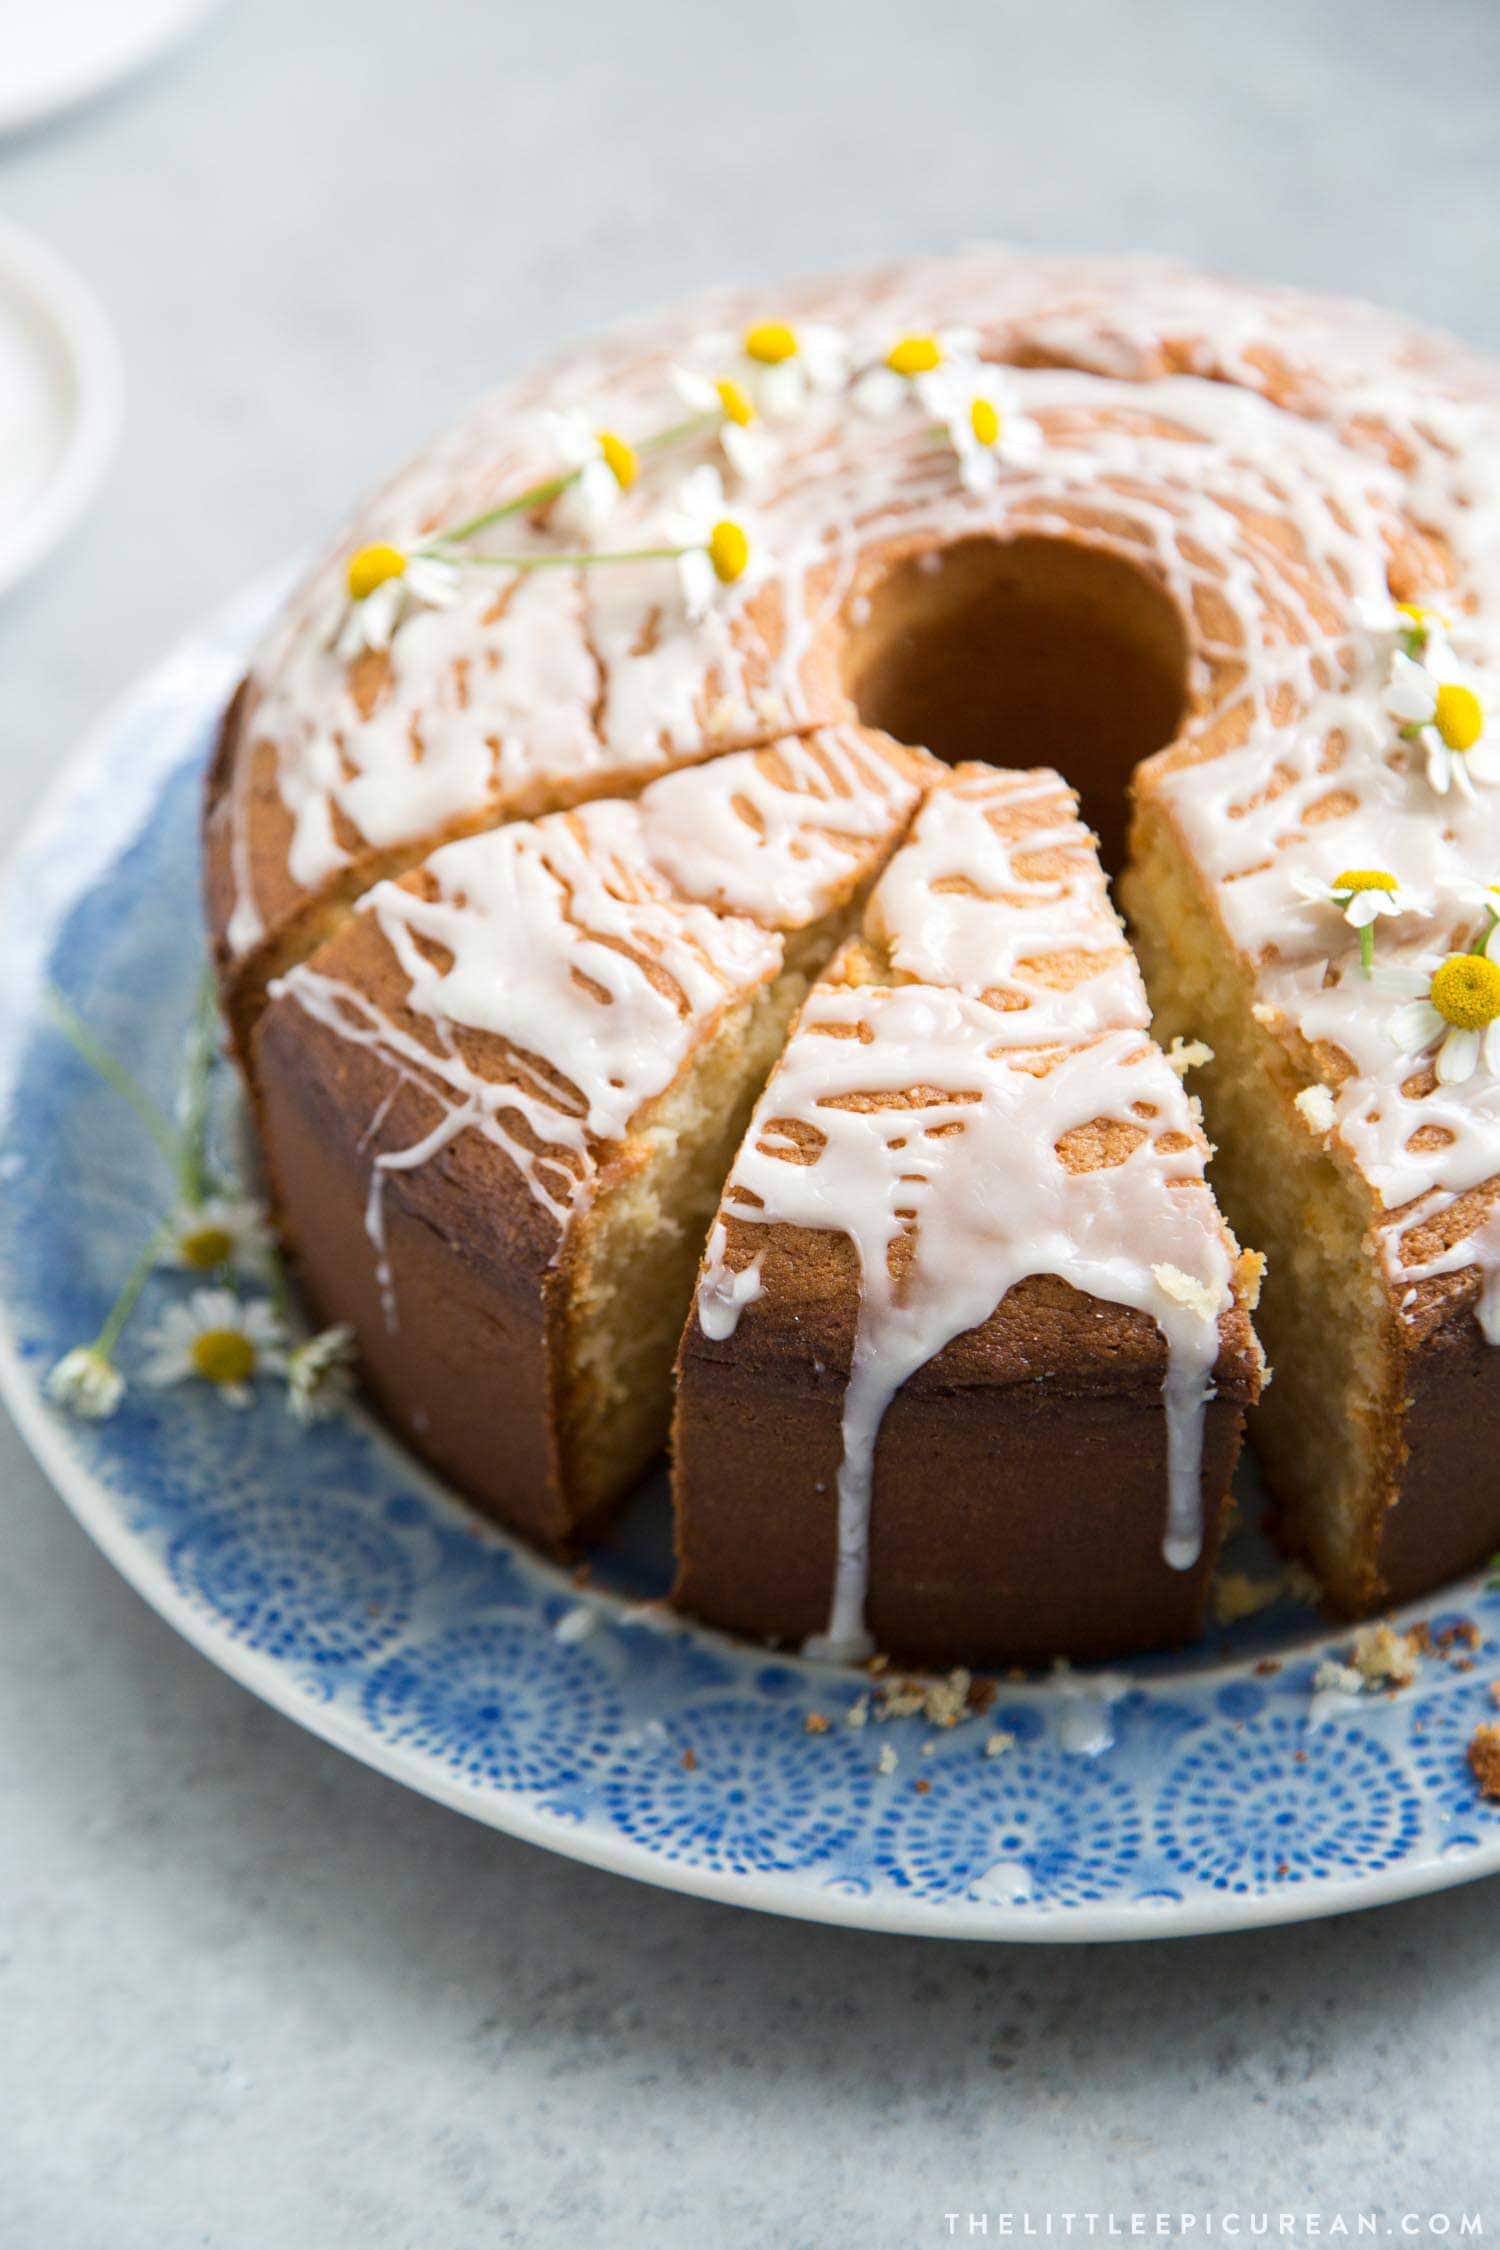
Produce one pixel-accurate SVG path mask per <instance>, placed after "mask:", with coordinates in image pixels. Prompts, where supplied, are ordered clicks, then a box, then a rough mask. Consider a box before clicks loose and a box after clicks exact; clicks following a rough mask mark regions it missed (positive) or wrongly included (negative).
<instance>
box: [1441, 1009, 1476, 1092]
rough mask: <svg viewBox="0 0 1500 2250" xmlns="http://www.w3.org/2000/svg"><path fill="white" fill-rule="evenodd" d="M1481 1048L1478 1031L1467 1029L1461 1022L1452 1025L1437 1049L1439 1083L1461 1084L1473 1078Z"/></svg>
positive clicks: (1447, 1084) (1445, 1084) (1444, 1084)
mask: <svg viewBox="0 0 1500 2250" xmlns="http://www.w3.org/2000/svg"><path fill="white" fill-rule="evenodd" d="M1479 1048H1480V1035H1479V1033H1478V1032H1477V1031H1466V1030H1464V1028H1463V1027H1462V1025H1460V1024H1452V1025H1450V1026H1449V1029H1448V1034H1447V1037H1446V1038H1445V1039H1444V1041H1443V1043H1442V1045H1441V1046H1440V1047H1439V1049H1438V1051H1437V1064H1436V1069H1437V1077H1438V1084H1439V1085H1440V1086H1461V1085H1462V1084H1463V1082H1464V1080H1465V1079H1466V1078H1472V1077H1473V1075H1474V1072H1475V1070H1476V1069H1477V1068H1478V1065H1479Z"/></svg>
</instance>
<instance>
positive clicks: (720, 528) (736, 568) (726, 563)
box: [708, 517, 750, 586]
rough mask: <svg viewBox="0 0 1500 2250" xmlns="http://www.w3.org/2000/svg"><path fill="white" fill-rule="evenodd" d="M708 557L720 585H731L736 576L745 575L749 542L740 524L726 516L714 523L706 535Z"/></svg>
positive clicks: (748, 558) (748, 556) (748, 557)
mask: <svg viewBox="0 0 1500 2250" xmlns="http://www.w3.org/2000/svg"><path fill="white" fill-rule="evenodd" d="M708 559H709V561H710V562H711V563H712V564H713V566H714V576H715V578H717V579H718V581H719V584H720V585H721V586H732V585H733V584H734V582H735V580H736V579H737V578H743V577H744V575H745V568H746V565H747V564H748V563H749V560H750V542H749V540H748V539H747V538H746V537H745V534H744V532H743V531H742V530H741V528H740V526H739V525H738V524H737V523H731V522H730V521H729V519H728V517H726V518H725V519H724V521H723V522H722V523H716V524H715V525H714V527H713V530H712V531H711V532H710V533H709V535H708Z"/></svg>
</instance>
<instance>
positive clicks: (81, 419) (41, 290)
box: [0, 0, 122, 593]
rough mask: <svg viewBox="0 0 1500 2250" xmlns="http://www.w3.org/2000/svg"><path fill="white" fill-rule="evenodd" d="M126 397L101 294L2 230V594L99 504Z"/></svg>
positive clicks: (19, 235) (25, 237) (13, 230)
mask: <svg viewBox="0 0 1500 2250" xmlns="http://www.w3.org/2000/svg"><path fill="white" fill-rule="evenodd" d="M37 4H38V5H40V4H41V0H37ZM0 28H3V26H0ZM121 392H122V383H121V374H120V353H119V347H118V345H117V344H116V342H115V337H114V331H113V329H112V328H111V327H110V325H109V322H108V321H107V320H106V318H105V316H104V313H103V311H102V310H101V308H100V306H99V304H98V303H97V301H96V299H95V298H94V296H93V294H92V292H91V291H90V290H89V289H87V288H86V287H85V285H84V284H83V282H81V281H80V280H79V279H78V277H77V275H76V274H75V273H74V272H73V271H72V269H71V267H69V266H66V265H64V264H63V262H62V260H61V259H60V258H58V257H56V256H54V254H53V253H52V252H51V251H50V250H48V249H47V248H46V247H45V246H44V245H43V244H42V243H40V242H38V241H37V240H36V239H35V237H34V236H32V235H29V234H26V233H24V232H23V231H22V230H21V229H20V228H19V227H11V226H7V225H5V224H3V223H0V593H4V592H5V590H6V589H7V588H8V587H9V586H12V585H13V584H14V583H15V581H16V580H17V579H18V578H21V577H23V576H24V575H25V573H26V572H27V571H28V570H30V569H32V568H33V567H34V565H35V564H37V563H38V562H40V561H41V559H42V557H43V555H45V554H46V553H48V551H49V550H50V549H51V548H52V547H54V546H55V545H56V544H57V542H58V540H59V539H61V538H62V536H63V534H64V532H66V531H68V530H69V529H70V528H71V527H72V525H73V524H74V523H75V522H76V520H77V518H78V517H79V516H80V515H81V514H82V513H83V510H84V508H85V507H86V506H87V505H88V503H89V501H90V500H91V499H92V498H93V496H94V493H95V491H96V490H97V488H98V485H99V480H100V478H101V477H102V476H103V474H104V471H105V468H106V466H107V465H108V462H109V457H110V455H111V454H112V453H113V451H114V447H115V440H116V438H117V436H118V434H119V428H120V401H121Z"/></svg>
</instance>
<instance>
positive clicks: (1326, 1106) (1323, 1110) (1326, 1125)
mask: <svg viewBox="0 0 1500 2250" xmlns="http://www.w3.org/2000/svg"><path fill="white" fill-rule="evenodd" d="M1292 1107H1293V1109H1294V1110H1295V1111H1296V1112H1297V1115H1298V1116H1299V1117H1300V1118H1301V1120H1302V1122H1303V1124H1304V1125H1305V1126H1306V1127H1307V1129H1308V1131H1309V1132H1310V1133H1316V1134H1318V1135H1319V1136H1320V1137H1321V1136H1322V1135H1323V1134H1324V1133H1331V1132H1332V1131H1333V1122H1334V1117H1335V1115H1336V1112H1335V1109H1334V1106H1333V1096H1332V1094H1330V1093H1329V1091H1328V1088H1327V1087H1326V1086H1304V1087H1303V1089H1302V1091H1301V1093H1300V1094H1298V1095H1296V1096H1295V1097H1294V1098H1293V1101H1292Z"/></svg>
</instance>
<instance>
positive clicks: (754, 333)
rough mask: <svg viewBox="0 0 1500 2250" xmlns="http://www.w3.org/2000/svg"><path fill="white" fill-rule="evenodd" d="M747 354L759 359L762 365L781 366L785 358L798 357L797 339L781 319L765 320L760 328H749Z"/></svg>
mask: <svg viewBox="0 0 1500 2250" xmlns="http://www.w3.org/2000/svg"><path fill="white" fill-rule="evenodd" d="M745 356H746V358H747V359H755V360H759V362H760V364H761V366H762V367H779V366H780V365H781V363H782V361H783V360H784V359H795V358H796V356H797V339H796V337H795V336H794V335H793V333H792V331H791V329H790V328H788V327H786V326H785V325H784V324H783V323H782V322H781V321H779V320H763V321H762V322H761V323H760V326H759V327H758V328H751V329H749V330H747V332H746V335H745Z"/></svg>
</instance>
